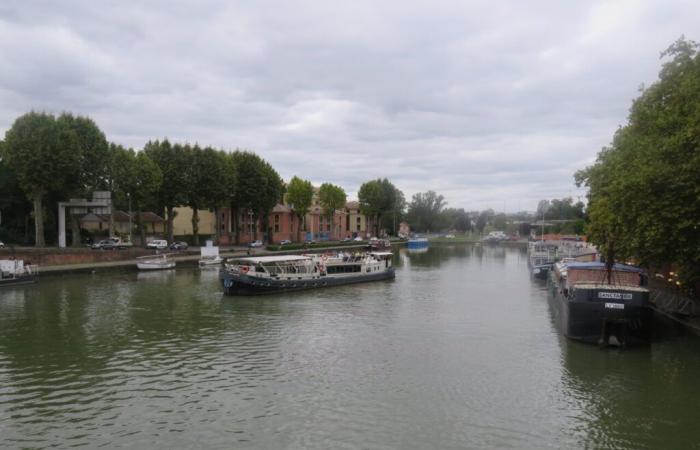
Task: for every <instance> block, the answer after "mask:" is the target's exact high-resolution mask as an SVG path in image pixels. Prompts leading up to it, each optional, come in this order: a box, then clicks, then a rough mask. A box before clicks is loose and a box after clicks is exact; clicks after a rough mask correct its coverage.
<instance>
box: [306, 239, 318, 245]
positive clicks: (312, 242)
mask: <svg viewBox="0 0 700 450" xmlns="http://www.w3.org/2000/svg"><path fill="white" fill-rule="evenodd" d="M315 243H316V241H315V240H314V239H307V240H305V241H304V244H306V245H314V244H315Z"/></svg>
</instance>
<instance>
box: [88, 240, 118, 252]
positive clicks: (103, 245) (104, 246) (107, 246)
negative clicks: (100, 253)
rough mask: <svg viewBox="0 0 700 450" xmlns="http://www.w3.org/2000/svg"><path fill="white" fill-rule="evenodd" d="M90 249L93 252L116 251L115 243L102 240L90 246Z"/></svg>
mask: <svg viewBox="0 0 700 450" xmlns="http://www.w3.org/2000/svg"><path fill="white" fill-rule="evenodd" d="M90 248H92V249H93V250H116V249H117V243H116V242H114V241H113V240H111V239H102V240H101V241H98V242H97V243H96V244H92V246H91V247H90Z"/></svg>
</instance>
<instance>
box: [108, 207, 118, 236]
mask: <svg viewBox="0 0 700 450" xmlns="http://www.w3.org/2000/svg"><path fill="white" fill-rule="evenodd" d="M116 235H117V234H116V233H115V231H114V204H110V207H109V236H110V237H111V236H116Z"/></svg>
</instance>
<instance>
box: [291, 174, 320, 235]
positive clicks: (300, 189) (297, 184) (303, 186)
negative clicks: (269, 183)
mask: <svg viewBox="0 0 700 450" xmlns="http://www.w3.org/2000/svg"><path fill="white" fill-rule="evenodd" d="M313 197H314V187H313V185H312V184H311V182H310V181H308V180H304V179H301V178H299V177H297V176H296V175H295V176H293V177H292V179H291V180H289V184H288V185H287V197H286V200H287V203H288V204H289V206H290V207H291V208H292V211H294V215H296V216H297V218H298V219H299V227H297V235H298V237H297V240H298V241H301V231H302V228H303V230H304V231H306V213H307V212H308V210H309V208H310V207H311V202H312V201H313Z"/></svg>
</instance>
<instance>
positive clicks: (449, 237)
mask: <svg viewBox="0 0 700 450" xmlns="http://www.w3.org/2000/svg"><path fill="white" fill-rule="evenodd" d="M445 238H446V239H454V238H455V235H454V234H446V235H445Z"/></svg>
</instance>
